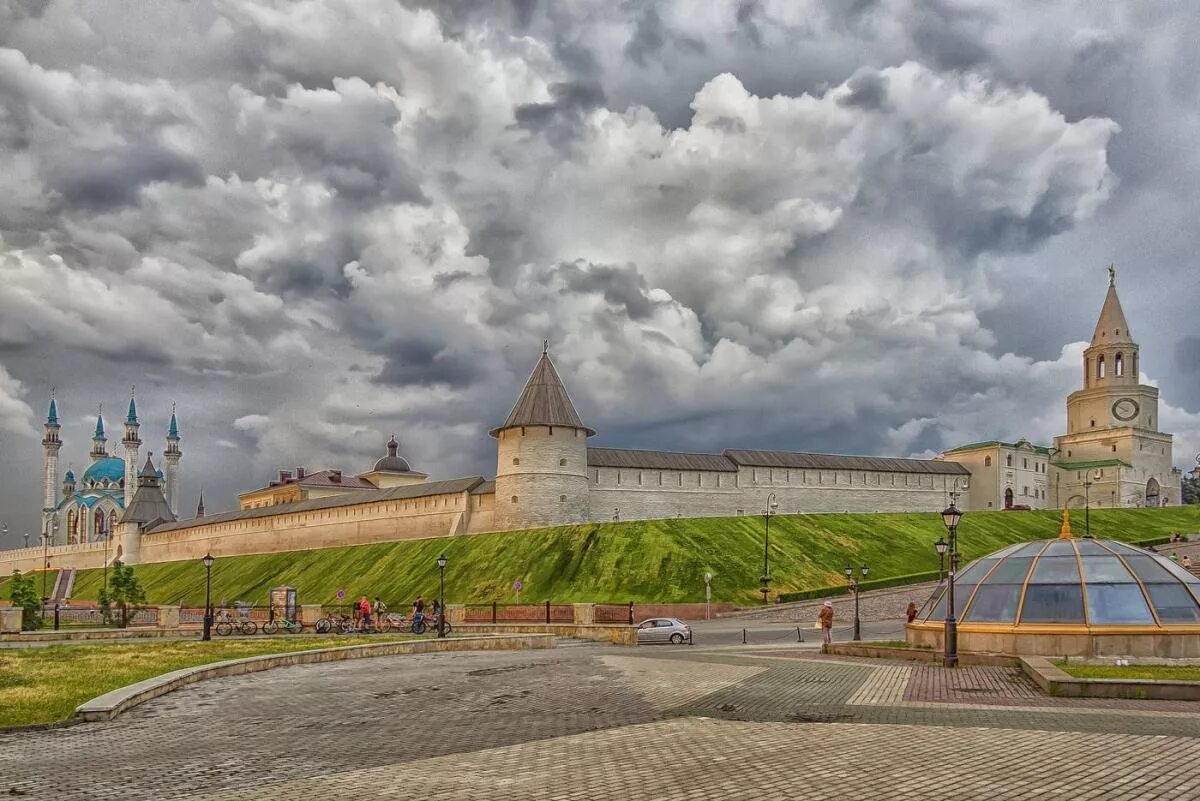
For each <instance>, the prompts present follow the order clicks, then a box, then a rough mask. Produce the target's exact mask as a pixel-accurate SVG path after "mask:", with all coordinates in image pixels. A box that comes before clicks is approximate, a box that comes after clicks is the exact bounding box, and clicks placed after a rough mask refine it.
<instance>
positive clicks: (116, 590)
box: [107, 562, 146, 628]
mask: <svg viewBox="0 0 1200 801" xmlns="http://www.w3.org/2000/svg"><path fill="white" fill-rule="evenodd" d="M109 585H110V589H109V593H108V599H107V600H109V601H110V602H111V603H112V605H113V606H115V607H117V608H118V609H120V610H121V628H125V627H127V626H128V625H129V607H130V606H135V607H136V606H137V605H138V604H144V603H146V591H145V590H143V589H142V585H141V583H140V582H139V581H138V579H137V576H135V575H133V568H132V567H126V566H125V565H123V564H121V563H120V562H113V569H112V579H111V581H110V582H109Z"/></svg>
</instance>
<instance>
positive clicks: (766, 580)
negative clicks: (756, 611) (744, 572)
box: [759, 492, 779, 604]
mask: <svg viewBox="0 0 1200 801" xmlns="http://www.w3.org/2000/svg"><path fill="white" fill-rule="evenodd" d="M778 508H779V503H778V502H777V501H776V500H775V493H773V492H772V493H771V494H770V495H768V496H767V504H766V506H764V507H763V574H762V578H760V579H759V582H760V583H761V584H762V589H761V590H760V592H762V596H763V603H764V604H766V603H767V602H768V601H769V599H770V597H771V595H770V594H771V515H773V514H775V510H776V509H778Z"/></svg>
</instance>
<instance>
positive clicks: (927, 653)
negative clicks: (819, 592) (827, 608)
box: [821, 640, 1018, 667]
mask: <svg viewBox="0 0 1200 801" xmlns="http://www.w3.org/2000/svg"><path fill="white" fill-rule="evenodd" d="M821 653H823V654H833V655H835V656H858V657H865V658H869V659H902V660H906V661H909V662H931V663H937V662H940V661H941V660H942V652H941V651H935V650H933V649H931V648H893V647H890V646H881V645H871V643H870V641H869V640H863V641H862V642H861V643H836V642H835V643H831V644H830V645H822V646H821ZM958 663H959V664H960V665H985V666H988V667H1017V663H1018V659H1017V657H1015V656H1009V655H1007V654H990V653H983V652H980V651H959V653H958Z"/></svg>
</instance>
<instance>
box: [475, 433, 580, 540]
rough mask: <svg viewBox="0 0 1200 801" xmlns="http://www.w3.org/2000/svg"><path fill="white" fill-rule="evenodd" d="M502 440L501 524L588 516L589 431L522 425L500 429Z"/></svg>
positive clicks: (502, 527) (509, 526)
mask: <svg viewBox="0 0 1200 801" xmlns="http://www.w3.org/2000/svg"><path fill="white" fill-rule="evenodd" d="M497 440H498V445H497V449H496V450H497V457H496V499H495V502H496V511H495V525H496V528H498V529H500V530H511V529H522V528H537V527H539V526H555V525H565V524H569V523H583V522H586V521H587V520H588V519H589V517H588V479H587V436H586V434H585V432H583V431H581V430H579V429H575V428H563V427H557V428H556V427H552V426H523V427H519V428H508V429H505V430H503V431H500V432H498V437H497Z"/></svg>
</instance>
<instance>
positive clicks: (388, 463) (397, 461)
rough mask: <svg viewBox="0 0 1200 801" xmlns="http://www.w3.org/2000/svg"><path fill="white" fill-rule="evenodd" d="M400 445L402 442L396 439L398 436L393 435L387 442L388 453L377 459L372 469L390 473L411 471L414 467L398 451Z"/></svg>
mask: <svg viewBox="0 0 1200 801" xmlns="http://www.w3.org/2000/svg"><path fill="white" fill-rule="evenodd" d="M399 447H400V443H399V442H397V441H396V437H395V435H393V436H392V438H391V439H389V440H388V442H387V451H388V455H387V456H384V457H383V458H382V459H380V460H379V461H377V462H376V463H375V467H374V468H372V470H379V471H384V472H389V473H411V472H412V467H411V466H410V465H409V463H408V460H407V459H405V458H404V457H403V456H399V455H397V453H396V451H397V449H398V448H399Z"/></svg>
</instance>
